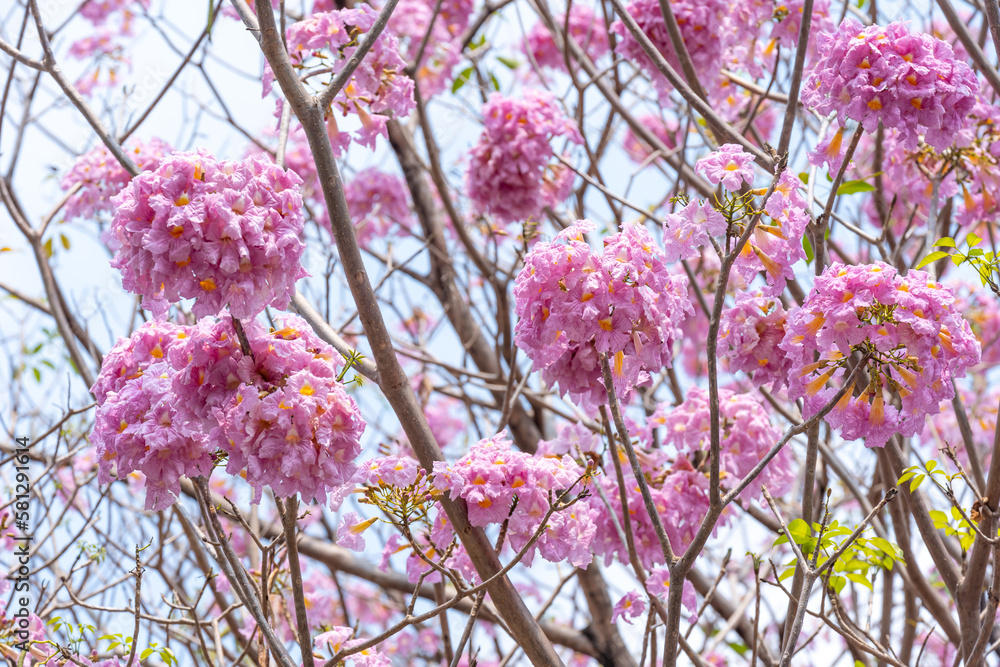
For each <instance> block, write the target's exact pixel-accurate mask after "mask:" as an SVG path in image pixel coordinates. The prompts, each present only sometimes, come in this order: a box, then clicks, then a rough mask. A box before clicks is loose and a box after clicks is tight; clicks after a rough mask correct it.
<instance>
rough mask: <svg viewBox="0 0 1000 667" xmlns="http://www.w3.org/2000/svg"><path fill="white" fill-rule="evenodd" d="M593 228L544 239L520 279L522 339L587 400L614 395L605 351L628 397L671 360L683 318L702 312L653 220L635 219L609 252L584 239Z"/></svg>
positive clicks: (569, 389)
mask: <svg viewBox="0 0 1000 667" xmlns="http://www.w3.org/2000/svg"><path fill="white" fill-rule="evenodd" d="M593 229H594V224H593V223H592V222H590V221H587V220H581V221H579V222H577V223H575V224H574V225H573V226H571V227H570V228H568V229H566V230H565V231H563V232H560V234H559V235H558V236H557V237H556V239H555V241H554V242H551V243H546V242H540V243H537V244H536V245H535V246H534V248H532V250H531V252H530V253H528V255H527V257H526V258H525V265H524V269H522V270H521V272H520V273H519V274H518V276H517V279H516V282H515V286H514V299H515V305H514V309H515V312H516V314H517V316H518V318H519V320H518V322H517V326H516V328H515V341H516V344H517V345H518V346H519V347H520V348H521V349H522V350H524V352H525V353H527V355H528V356H529V357H530V358H531V359H532V360H533V361H534V362H535V368H536V369H537V370H541V372H542V379H543V380H545V382H546V383H548V384H549V385H550V386H552V385H555V384H558V385H559V392H560V394H563V395H569V396H570V397H571V398H572V399H573V400H575V401H578V402H580V403H581V404H582V405H600V404H602V403H605V402H606V401H607V394H606V390H605V388H604V382H603V375H602V371H601V367H600V363H599V360H598V358H597V354H598V353H603V354H606V355H608V358H609V362H610V363H611V366H612V374H613V377H614V380H615V389H616V390H617V391H618V393H619V396H620V397H621V398H622V399H623V400H624V399H625V398H626V397H627V395H628V392H629V391H631V389H632V388H633V387H635V386H637V385H639V384H642V383H643V382H646V381H647V380H648V378H649V375H650V373H657V372H659V371H660V370H661V369H662V368H664V367H665V366H669V365H670V363H671V360H672V358H673V344H674V341H675V340H676V339H677V336H678V333H679V332H678V325H679V324H680V323H681V322H682V321H683V320H684V318H685V317H687V316H688V314H690V313H691V312H692V307H691V302H690V301H689V300H688V297H687V293H686V292H687V289H686V288H687V280H686V279H685V278H684V277H683V276H677V275H672V274H671V273H670V271H669V270H668V268H667V264H666V259H665V257H664V255H663V251H662V250H660V248H659V246H657V245H656V242H655V241H654V240H653V238H652V237H651V236H650V234H649V232H648V231H646V229H645V227H643V226H641V225H638V224H626V225H625V228H624V230H623V231H622V232H621V233H619V234H615V235H613V236H609V237H607V238H605V239H604V248H603V250H602V251H601V252H600V253H598V252H594V251H592V249H591V248H590V246H589V245H587V243H586V242H585V241H584V240H583V234H584V233H587V232H590V231H593Z"/></svg>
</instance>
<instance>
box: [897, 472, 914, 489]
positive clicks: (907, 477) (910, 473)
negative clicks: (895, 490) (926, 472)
mask: <svg viewBox="0 0 1000 667" xmlns="http://www.w3.org/2000/svg"><path fill="white" fill-rule="evenodd" d="M916 474H917V471H916V470H911V471H910V472H907V473H903V476H902V477H900V478H899V479H898V480H896V486H899V485H900V484H902V483H903V482H905V481H906V480H908V479H910V478H911V477H913V476H914V475H916Z"/></svg>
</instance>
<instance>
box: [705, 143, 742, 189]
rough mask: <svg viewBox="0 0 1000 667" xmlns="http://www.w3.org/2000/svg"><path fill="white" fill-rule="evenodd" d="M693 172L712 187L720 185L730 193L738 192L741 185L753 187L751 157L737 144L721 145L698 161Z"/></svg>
mask: <svg viewBox="0 0 1000 667" xmlns="http://www.w3.org/2000/svg"><path fill="white" fill-rule="evenodd" d="M694 168H695V170H696V171H697V172H698V173H699V174H701V175H702V176H704V177H705V178H706V179H708V182H709V183H711V184H712V185H718V184H719V183H722V187H724V188H725V189H726V190H729V191H730V192H738V191H739V189H740V188H741V187H743V184H744V183H746V184H747V185H753V176H754V174H753V155H751V154H750V153H746V152H744V151H743V147H742V146H739V145H737V144H722V145H721V146H719V150H716V151H712V152H711V153H709V154H708V155H706V156H705V157H703V158H701V159H700V160H698V162H697V163H696V164H695V166H694Z"/></svg>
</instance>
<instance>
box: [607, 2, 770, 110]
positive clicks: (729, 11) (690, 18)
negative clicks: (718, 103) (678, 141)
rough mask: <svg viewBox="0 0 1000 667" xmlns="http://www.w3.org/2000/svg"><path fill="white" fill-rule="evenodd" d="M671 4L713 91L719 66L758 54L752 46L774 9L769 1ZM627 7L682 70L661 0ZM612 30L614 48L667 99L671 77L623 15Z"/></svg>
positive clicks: (699, 70) (749, 59)
mask: <svg viewBox="0 0 1000 667" xmlns="http://www.w3.org/2000/svg"><path fill="white" fill-rule="evenodd" d="M670 6H671V8H672V9H673V13H674V16H675V17H676V19H677V24H678V26H679V27H680V30H681V37H682V38H683V39H684V45H685V47H687V51H688V53H689V54H690V56H691V61H692V63H693V64H694V69H695V72H696V73H697V74H698V78H699V80H700V81H701V83H702V85H703V86H704V87H705V88H706V90H708V91H709V92H710V93H712V94H713V96H716V95H714V94H717V92H718V88H719V83H720V81H721V77H720V71H721V70H722V69H724V68H726V67H727V63H729V62H731V61H734V60H736V61H739V62H740V63H743V64H748V65H752V63H753V57H752V54H751V53H748V49H747V46H748V44H752V43H753V41H754V39H755V38H756V37H757V34H758V32H759V29H760V24H761V23H762V22H763V21H766V20H768V19H770V18H771V14H772V8H773V6H772V5H771V3H769V2H767V3H765V2H728V1H727V0H707V1H706V0H676V1H673V2H671V3H670ZM626 9H627V10H628V12H629V14H631V15H632V18H634V19H635V22H636V23H637V24H638V25H639V27H640V28H641V29H642V31H643V32H644V33H646V35H647V36H648V37H649V39H650V41H652V43H653V45H654V46H655V47H656V49H657V50H658V51H659V52H660V53H661V54H663V55H664V57H665V58H666V59H667V62H668V63H670V65H671V66H672V67H673V68H674V70H675V71H676V72H678V73H680V72H682V71H683V70H682V69H681V66H680V62H679V61H678V59H677V55H676V54H675V53H674V48H673V45H672V43H671V41H670V35H669V34H668V33H667V24H666V22H665V21H664V20H663V12H662V11H661V9H660V3H659V1H658V0H634V2H632V3H631V4H629V5H628V6H627V7H626ZM611 30H612V32H614V33H615V34H617V35H618V36H619V41H618V47H617V48H616V49H615V50H616V52H617V53H618V55H620V56H622V57H623V58H625V59H626V60H628V61H631V62H633V63H636V64H638V66H639V67H640V68H641V69H642V70H643V72H645V73H646V75H647V76H649V78H650V80H651V81H652V83H653V85H654V86H655V87H656V90H657V92H658V93H659V97H660V100H661V101H666V100H667V98H668V97H669V95H670V91H671V90H672V89H673V87H672V86H671V85H670V83H669V82H668V81H667V78H666V77H665V76H663V75H662V74H661V73H660V71H659V70H658V69H657V68H656V67H655V65H653V63H652V61H651V60H650V59H649V57H648V56H647V55H646V53H645V51H643V50H642V47H641V46H640V45H639V42H637V41H636V39H635V38H634V37H633V36H632V33H630V32H629V31H628V29H627V28H626V27H625V25H624V24H623V23H622V22H621V21H620V20H619V21H615V23H614V24H612V26H611Z"/></svg>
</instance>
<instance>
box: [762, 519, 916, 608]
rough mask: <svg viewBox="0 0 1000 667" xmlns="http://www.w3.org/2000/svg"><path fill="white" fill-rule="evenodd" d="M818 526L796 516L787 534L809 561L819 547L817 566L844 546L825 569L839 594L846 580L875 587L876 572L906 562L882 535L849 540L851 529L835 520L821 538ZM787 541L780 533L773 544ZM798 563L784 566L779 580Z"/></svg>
mask: <svg viewBox="0 0 1000 667" xmlns="http://www.w3.org/2000/svg"><path fill="white" fill-rule="evenodd" d="M821 529H822V526H820V525H819V524H818V523H814V524H812V526H811V527H810V526H809V524H807V523H806V522H805V521H804V520H802V519H795V520H793V521H792V522H791V523H789V524H788V534H790V535H791V536H792V540H793V541H794V542H795V544H797V545H799V548H800V549H801V551H802V554H803V556H805V557H806V558H808V559H810V560H811V559H812V557H813V553H814V552H815V551H816V549H817V548H818V549H819V554H818V557H817V558H816V565H817V567H822V566H823V565H824V563H826V562H827V561H829V560H830V559H831V558H833V556H834V554H836V553H837V552H838V551H840V549H841V548H843V549H844V551H843V553H841V554H840V555H839V556H837V559H836V560H835V561H834V562H833V564H832V565H830V566H829V569H828V570H827V576H828V577H829V586H830V588H832V589H833V590H834V591H835V592H836V593H838V594H839V593H840V592H841V591H842V590H843V589H844V587H845V586H846V585H847V582H848V581H853V582H854V583H856V584H859V585H861V586H864V587H865V588H867V589H869V590H874V585H873V584H872V581H873V580H874V575H875V572H877V571H878V570H879V569H884V570H891V569H892V567H893V565H894V564H895V563H896V562H899V563H903V564H904V565H905V564H906V563H905V561H904V560H903V552H902V550H901V549H900V548H899V547H898V546H896V545H895V544H893V543H892V542H890V541H888V540H886V539H884V538H881V537H863V536H859V537H858V538H857V539H856V540H854V541H853V542H851V541H850V539H851V535H853V534H854V529H852V528H848V527H847V526H842V525H841V524H840V522H839V521H836V520H834V521H832V522H831V523H830V524H829V525H828V526H827V527H826V529H825V530H822V539H820V537H819V535H820V532H821ZM787 542H788V537H787V536H786V535H781V536H780V537H779V538H778V539H777V540H775V541H774V545H773V546H778V545H779V544H785V543H787ZM797 564H798V559H797V558H793V559H792V560H791V562H789V563H787V564H786V565H785V569H784V571H783V572H782V573H781V574H780V575H779V576H778V580H779V581H784V580H785V579H788V578H789V577H791V576H792V575H793V574H795V567H796V565H797Z"/></svg>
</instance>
